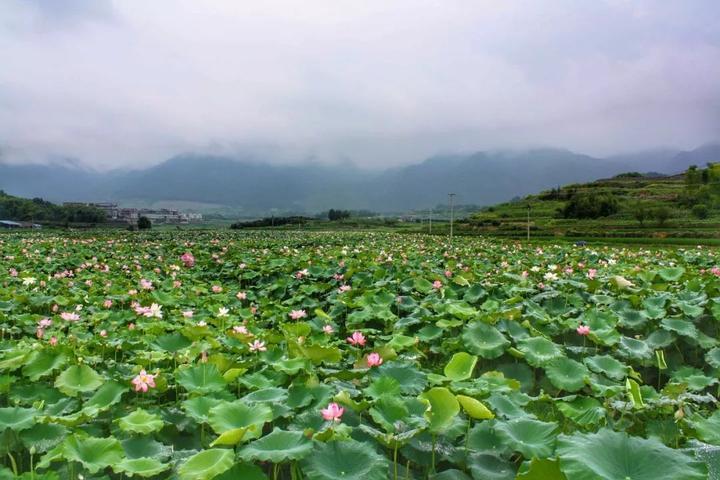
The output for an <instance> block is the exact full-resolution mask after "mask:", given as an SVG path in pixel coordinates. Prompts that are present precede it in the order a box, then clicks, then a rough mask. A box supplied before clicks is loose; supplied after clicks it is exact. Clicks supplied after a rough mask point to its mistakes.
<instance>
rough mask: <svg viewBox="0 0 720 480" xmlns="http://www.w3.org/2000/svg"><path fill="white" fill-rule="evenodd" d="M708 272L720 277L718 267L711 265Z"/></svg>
mask: <svg viewBox="0 0 720 480" xmlns="http://www.w3.org/2000/svg"><path fill="white" fill-rule="evenodd" d="M710 273H712V274H713V275H715V276H716V277H720V268H718V267H713V268H711V269H710Z"/></svg>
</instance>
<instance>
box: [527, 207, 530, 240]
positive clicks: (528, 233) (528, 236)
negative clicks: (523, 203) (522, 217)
mask: <svg viewBox="0 0 720 480" xmlns="http://www.w3.org/2000/svg"><path fill="white" fill-rule="evenodd" d="M527 209H528V210H527V239H528V242H529V241H530V204H529V203H528V204H527Z"/></svg>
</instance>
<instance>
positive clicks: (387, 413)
mask: <svg viewBox="0 0 720 480" xmlns="http://www.w3.org/2000/svg"><path fill="white" fill-rule="evenodd" d="M369 413H370V416H371V417H372V419H373V420H374V421H375V422H376V423H378V424H379V425H380V426H382V428H383V429H384V430H385V431H386V432H394V431H395V430H396V428H395V425H396V424H397V422H405V421H407V417H408V415H410V412H409V411H408V408H407V406H406V405H405V402H404V401H402V399H400V398H398V397H396V396H390V395H384V396H382V397H380V398H379V399H378V400H377V401H376V402H375V404H374V405H373V406H372V408H371V409H370V411H369Z"/></svg>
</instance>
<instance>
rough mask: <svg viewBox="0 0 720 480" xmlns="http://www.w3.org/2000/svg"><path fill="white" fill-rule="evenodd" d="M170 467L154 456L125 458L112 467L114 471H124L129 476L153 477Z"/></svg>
mask: <svg viewBox="0 0 720 480" xmlns="http://www.w3.org/2000/svg"><path fill="white" fill-rule="evenodd" d="M168 468H170V465H169V464H167V463H162V462H160V461H159V460H156V459H154V458H148V457H144V458H126V459H124V460H123V461H122V462H120V463H118V464H117V465H113V466H112V469H113V471H114V472H115V473H124V474H126V475H127V476H129V477H132V476H135V475H137V476H138V477H154V476H155V475H158V474H160V473H162V472H164V471H165V470H167V469H168Z"/></svg>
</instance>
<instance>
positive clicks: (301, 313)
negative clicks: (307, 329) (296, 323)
mask: <svg viewBox="0 0 720 480" xmlns="http://www.w3.org/2000/svg"><path fill="white" fill-rule="evenodd" d="M289 315H290V318H292V319H293V320H300V319H301V318H305V317H307V312H306V311H305V310H292V311H291V312H290V313H289Z"/></svg>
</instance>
